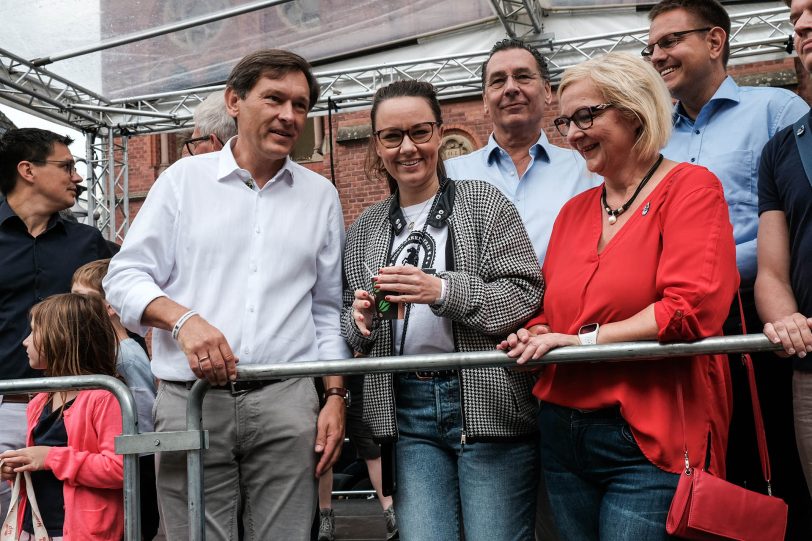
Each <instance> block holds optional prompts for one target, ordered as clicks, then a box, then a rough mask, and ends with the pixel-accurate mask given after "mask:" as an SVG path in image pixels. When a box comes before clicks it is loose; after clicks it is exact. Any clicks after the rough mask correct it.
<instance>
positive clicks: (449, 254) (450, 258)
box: [445, 220, 468, 455]
mask: <svg viewBox="0 0 812 541" xmlns="http://www.w3.org/2000/svg"><path fill="white" fill-rule="evenodd" d="M446 227H448V242H449V244H450V245H451V250H447V251H446V260H447V261H446V265H445V266H446V270H447V271H453V270H454V267H455V265H454V246H455V244H454V243H455V239H454V229H453V228H452V227H451V221H450V220H449V221H448V222H446ZM451 333H452V334H453V335H454V351H459V350H460V345H459V343H458V341H457V326H456V324H455V323H454V322H452V323H451ZM459 380H460V421H461V423H462V429H461V430H460V455H462V454H463V453H464V452H465V444H466V443H468V433H467V430H466V428H465V397H464V395H463V387H464V385H463V384H462V370H460V371H459Z"/></svg>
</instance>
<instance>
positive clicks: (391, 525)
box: [383, 505, 399, 541]
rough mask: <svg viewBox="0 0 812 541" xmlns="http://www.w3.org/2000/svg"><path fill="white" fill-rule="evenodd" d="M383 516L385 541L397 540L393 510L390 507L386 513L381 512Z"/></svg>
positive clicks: (396, 527) (396, 524) (396, 525)
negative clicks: (384, 520)
mask: <svg viewBox="0 0 812 541" xmlns="http://www.w3.org/2000/svg"><path fill="white" fill-rule="evenodd" d="M383 516H384V518H385V519H386V541H394V540H396V539H399V537H398V521H397V519H396V518H395V508H394V507H393V506H391V505H390V506H389V507H388V508H387V509H386V511H384V512H383Z"/></svg>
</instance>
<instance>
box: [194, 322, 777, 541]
mask: <svg viewBox="0 0 812 541" xmlns="http://www.w3.org/2000/svg"><path fill="white" fill-rule="evenodd" d="M780 349H782V348H781V345H780V344H773V343H772V342H770V341H769V339H768V338H767V337H766V336H764V335H763V334H748V335H739V336H721V337H713V338H706V339H704V340H699V341H697V342H691V343H672V344H660V343H659V342H653V341H649V342H623V343H617V344H606V345H599V346H568V347H562V348H558V349H554V350H552V351H550V352H548V353H547V354H546V355H544V356H543V357H542V358H541V359H538V360H536V361H530V362H528V363H527V365H526V366H530V367H536V366H542V365H547V364H570V363H582V362H605V361H629V360H652V359H659V358H667V357H686V356H693V355H702V354H716V353H750V352H755V351H777V350H780ZM493 366H502V367H516V360H515V359H511V358H509V357H508V356H507V355H505V353H504V352H502V351H495V350H494V351H478V352H470V353H442V354H432V355H404V356H401V357H358V358H353V359H345V360H336V361H309V362H289V363H280V364H270V365H252V366H238V367H237V379H239V380H246V381H247V380H262V379H279V378H292V377H315V376H323V375H332V374H340V375H353V374H369V373H372V372H412V371H416V370H447V369H462V368H483V367H493ZM209 387H210V386H209V382H208V381H205V380H198V381H197V382H195V384H194V385H193V386H192V389H191V391H190V392H189V397H188V402H187V406H186V407H187V409H186V426H187V430H188V431H189V432H190V433H191V434H193V435H195V437H196V438H199V440H198V442H199V443H202V442H203V441H204V440H205V437H206V434H207V433H206V431H204V430H203V424H202V423H203V397H204V396H205V395H206V392H207V391H208V390H209ZM204 448H205V447H204V446H203V445H201V446H200V447H196V448H195V449H194V450H193V451H191V452H189V454H188V457H187V463H186V467H187V473H188V483H189V484H188V490H187V492H188V498H189V539H190V540H191V541H204V540H205V538H206V518H205V501H204V490H203V449H204Z"/></svg>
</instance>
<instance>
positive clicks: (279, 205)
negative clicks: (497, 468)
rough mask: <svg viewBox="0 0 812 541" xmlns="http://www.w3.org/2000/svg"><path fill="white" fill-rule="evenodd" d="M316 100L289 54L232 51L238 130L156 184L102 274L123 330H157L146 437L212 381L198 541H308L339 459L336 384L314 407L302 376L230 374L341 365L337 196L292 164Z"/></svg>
mask: <svg viewBox="0 0 812 541" xmlns="http://www.w3.org/2000/svg"><path fill="white" fill-rule="evenodd" d="M318 92H319V89H318V83H317V82H316V79H315V78H314V76H313V75H312V73H311V71H310V66H309V64H308V63H307V62H306V61H305V60H304V59H303V58H301V57H299V56H297V55H295V54H293V53H290V52H287V51H281V50H264V51H258V52H255V53H252V54H249V55H248V56H246V57H245V58H243V59H242V60H241V61H240V62H239V63H238V64H237V66H235V68H234V69H233V70H232V72H231V74H230V75H229V78H228V81H227V85H226V92H225V102H226V108H227V109H228V112H229V114H230V115H231V116H232V117H234V118H235V120H236V121H237V124H238V134H237V136H236V137H235V138H232V139H230V140H229V141H227V142H226V144H225V146H224V148H223V149H222V150H221V151H219V152H211V153H208V154H204V155H201V156H192V157H189V158H185V159H182V160H180V161H178V162H177V163H175V164H173V165H172V166H171V167H170V168H169V169H167V170H166V171H165V172H164V173H163V174H162V175H161V176H160V177H159V178H158V180H157V181H156V183H155V185H154V186H153V188H152V190H151V191H150V194H149V197H148V198H147V200H146V202H145V203H144V206H143V208H142V209H141V211H140V212H139V214H138V218H137V219H136V220H135V221H134V223H133V226H132V228H131V229H130V231H129V233H128V235H127V238H126V240H125V241H124V245H123V247H122V250H121V252H120V253H119V254H118V255H117V256H116V257H115V258H114V259H113V260H112V262H111V265H110V271H109V273H108V275H107V277H106V278H105V281H104V288H105V292H106V293H107V299H108V301H109V302H110V304H111V305H112V306H113V307H114V308H115V309H116V311H118V313H119V314H120V315H121V320H122V322H123V323H124V324H125V325H126V326H127V327H128V328H130V329H132V330H135V331H138V332H140V333H142V334H143V333H144V332H146V330H147V329H148V328H149V327H153V328H154V329H155V330H154V332H153V350H152V351H153V362H152V370H153V373H154V374H155V376H156V377H158V378H159V379H160V380H161V384H160V387H159V389H158V396H157V399H156V405H155V428H156V430H158V431H173V430H183V429H184V428H185V425H186V419H185V409H186V398H187V395H188V389H189V388H190V387H191V384H192V383H193V382H194V381H195V379H196V378H205V379H207V380H208V381H209V382H210V383H211V385H212V389H211V390H210V391H209V392H208V393H207V395H206V397H205V399H204V403H203V427H204V429H206V430H208V431H209V437H210V441H209V448H208V449H207V450H206V451H205V453H204V455H203V458H204V468H205V474H204V484H205V498H206V534H207V538H208V539H215V540H218V539H237V537H238V532H239V531H240V530H242V531H244V533H245V536H246V537H247V538H249V539H259V538H268V537H273V538H274V539H286V540H297V539H298V540H302V541H304V540H306V539H308V538H309V531H310V524H311V521H312V518H313V516H314V513H315V506H316V477H317V476H319V475H321V474H322V473H323V472H325V471H327V470H328V469H329V468H330V467H331V466H332V464H333V462H335V460H336V458H337V457H338V454H339V453H340V444H341V442H342V439H343V432H344V407H345V406H344V397H345V396H346V390H345V389H344V388H343V382H342V378H341V377H339V376H328V377H325V378H324V380H325V388H326V389H327V391H326V393H325V395H326V403H325V406H324V408H323V409H322V410H321V413H319V401H318V398H317V396H316V393H315V390H314V387H313V380H312V379H311V378H302V379H288V380H281V381H280V380H274V381H262V382H254V381H245V382H239V381H235V380H236V365H237V362H238V358H239V362H240V363H241V364H243V365H245V364H269V363H279V362H288V361H307V360H315V359H320V360H326V359H338V358H347V357H348V356H349V352H348V350H347V348H346V345H345V343H344V341H343V339H342V338H341V334H340V330H339V312H340V308H341V288H342V284H341V252H342V244H343V240H344V239H343V235H344V233H343V215H342V212H341V205H340V203H339V200H338V194H337V192H336V190H335V188H334V187H333V186H332V185H331V184H330V182H329V181H327V180H326V179H325V178H323V177H321V176H320V175H317V174H315V173H313V172H311V171H309V170H307V169H305V168H304V167H301V166H299V165H298V164H296V163H295V162H293V161H292V160H290V158H289V157H288V155H289V154H290V152H291V150H292V149H293V145H294V144H295V142H296V140H297V138H298V137H299V134H300V133H301V132H302V130H303V128H304V124H305V120H306V117H307V113H308V111H309V110H310V108H311V107H312V106H313V105H314V104H315V102H316V100H317V98H318ZM317 417H318V423H317ZM314 440H315V445H314ZM319 455H320V458H319ZM314 473H315V476H314ZM157 477H158V497H159V508H160V511H161V517H162V522H163V524H164V528H165V530H166V535H167V538H168V539H182V538H185V537H187V535H188V521H187V515H186V514H187V498H186V466H185V454H184V453H161V454H160V456H159V458H158V475H157ZM240 523H241V526H240Z"/></svg>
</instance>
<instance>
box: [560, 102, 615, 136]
mask: <svg viewBox="0 0 812 541" xmlns="http://www.w3.org/2000/svg"><path fill="white" fill-rule="evenodd" d="M609 107H612V104H611V103H601V104H598V105H592V106H590V107H581V108H580V109H576V110H575V112H574V113H572V116H560V117H558V118H556V119H555V120H553V124H555V129H557V130H558V133H560V134H561V135H562V136H564V137H566V136H567V134H568V133H569V131H570V124H571V123H573V122H575V125H576V126H578V127H579V128H581V129H582V130H588V129H589V128H591V127H592V123H593V122H595V117H596V116H600V115H601V114H603V113H604V112H605V111H606V109H608V108H609Z"/></svg>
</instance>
